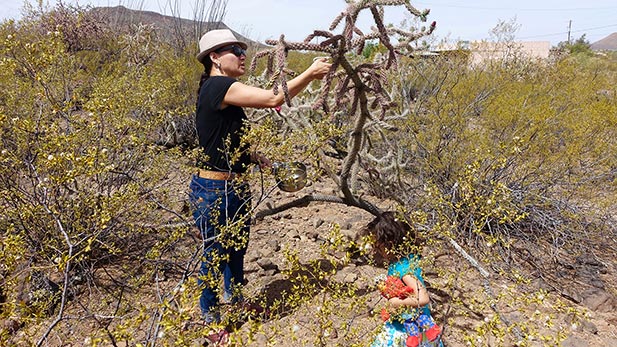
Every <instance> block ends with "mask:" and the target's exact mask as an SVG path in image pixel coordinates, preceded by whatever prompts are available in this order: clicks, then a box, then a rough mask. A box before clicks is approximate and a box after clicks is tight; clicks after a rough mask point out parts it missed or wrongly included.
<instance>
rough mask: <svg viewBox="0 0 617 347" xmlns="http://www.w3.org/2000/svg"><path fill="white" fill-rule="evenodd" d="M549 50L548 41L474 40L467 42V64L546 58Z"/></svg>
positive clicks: (475, 64)
mask: <svg viewBox="0 0 617 347" xmlns="http://www.w3.org/2000/svg"><path fill="white" fill-rule="evenodd" d="M550 50H551V43H550V42H549V41H511V42H488V41H474V42H470V43H469V51H470V55H469V64H470V65H471V66H478V65H482V64H484V63H485V62H486V61H487V60H511V59H527V60H546V59H548V58H549V53H550Z"/></svg>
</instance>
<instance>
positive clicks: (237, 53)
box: [233, 46, 246, 57]
mask: <svg viewBox="0 0 617 347" xmlns="http://www.w3.org/2000/svg"><path fill="white" fill-rule="evenodd" d="M233 53H234V55H235V56H236V57H239V56H241V55H244V56H246V51H245V50H244V49H242V48H240V47H238V46H233Z"/></svg>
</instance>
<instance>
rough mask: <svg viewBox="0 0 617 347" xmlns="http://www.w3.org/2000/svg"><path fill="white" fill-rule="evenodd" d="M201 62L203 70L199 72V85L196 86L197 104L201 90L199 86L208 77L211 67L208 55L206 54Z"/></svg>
mask: <svg viewBox="0 0 617 347" xmlns="http://www.w3.org/2000/svg"><path fill="white" fill-rule="evenodd" d="M201 63H202V64H203V66H204V72H203V73H202V74H201V78H200V79H199V87H198V88H197V104H199V93H200V92H201V86H202V85H203V84H204V82H205V81H206V80H207V79H208V78H209V77H210V70H211V69H212V60H211V59H210V56H209V55H207V56H206V57H205V58H204V59H203V60H202V61H201Z"/></svg>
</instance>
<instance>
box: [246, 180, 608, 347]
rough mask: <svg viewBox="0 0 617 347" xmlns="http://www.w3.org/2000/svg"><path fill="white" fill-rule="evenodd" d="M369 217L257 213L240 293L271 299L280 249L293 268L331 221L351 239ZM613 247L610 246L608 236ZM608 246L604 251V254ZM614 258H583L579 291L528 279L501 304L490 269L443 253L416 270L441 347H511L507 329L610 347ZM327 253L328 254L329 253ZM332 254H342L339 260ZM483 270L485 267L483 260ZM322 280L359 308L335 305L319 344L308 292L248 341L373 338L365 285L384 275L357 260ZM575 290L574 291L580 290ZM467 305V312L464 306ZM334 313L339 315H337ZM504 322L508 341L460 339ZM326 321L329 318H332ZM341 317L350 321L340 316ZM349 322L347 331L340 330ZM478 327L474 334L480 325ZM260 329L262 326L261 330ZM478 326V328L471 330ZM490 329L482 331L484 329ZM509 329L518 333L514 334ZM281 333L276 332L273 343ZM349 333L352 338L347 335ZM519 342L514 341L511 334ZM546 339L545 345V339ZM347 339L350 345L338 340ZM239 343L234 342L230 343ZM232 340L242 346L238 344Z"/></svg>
mask: <svg viewBox="0 0 617 347" xmlns="http://www.w3.org/2000/svg"><path fill="white" fill-rule="evenodd" d="M312 192H318V193H322V194H327V193H333V191H332V189H331V187H328V186H327V185H326V184H323V183H315V184H312V185H310V186H308V187H306V188H304V190H302V191H300V192H298V193H293V194H291V193H284V192H275V193H274V195H273V196H272V198H271V199H269V201H267V202H268V203H269V204H271V205H274V206H277V205H280V204H281V203H283V202H285V201H288V200H289V199H292V198H297V197H299V196H302V195H303V194H308V193H312ZM376 203H378V206H379V207H380V208H382V209H384V210H385V209H388V208H389V207H392V206H390V205H388V204H389V203H388V202H384V201H379V202H376ZM371 219H372V216H371V215H370V214H369V213H367V212H365V211H362V210H360V209H356V208H351V207H347V206H344V205H340V204H334V203H312V204H311V205H309V206H308V207H303V208H294V209H290V210H288V211H286V212H283V213H281V214H279V215H275V216H270V217H266V218H264V219H263V220H258V221H256V223H255V225H254V226H253V229H252V235H251V241H250V244H249V250H248V254H247V258H246V271H247V279H248V280H249V284H248V285H247V288H246V290H247V292H253V293H262V294H263V293H266V295H267V296H269V297H271V298H273V297H274V298H276V297H277V296H278V295H280V293H281V292H283V291H285V290H287V289H289V288H288V287H289V285H290V283H289V281H287V280H286V276H285V275H284V274H283V273H282V271H281V269H283V268H285V266H286V262H285V259H284V255H283V254H284V250H286V249H289V250H295V251H297V252H298V255H299V258H300V261H301V263H306V264H308V263H310V262H311V260H315V259H318V258H320V257H322V256H321V255H320V245H322V244H323V243H324V242H327V237H328V235H329V232H330V230H331V229H332V227H333V225H335V224H337V225H338V226H340V230H341V233H342V234H343V235H347V236H348V237H350V238H352V237H353V235H354V234H355V233H357V232H358V231H359V230H360V229H361V228H362V227H363V226H364V225H365V224H366V223H367V222H368V221H370V220H371ZM608 242H611V243H612V244H613V248H612V249H615V248H614V245H615V240H614V239H613V240H608ZM609 249H611V248H609ZM614 255H615V254H612V255H611V254H605V255H602V256H599V257H598V258H597V259H599V261H600V263H598V261H587V262H585V261H583V262H582V263H581V266H580V267H577V268H576V271H579V272H580V271H587V272H588V273H593V274H594V275H593V276H592V277H593V278H594V279H595V280H597V283H596V286H586V287H585V289H584V290H581V292H576V291H573V292H569V291H568V290H567V289H563V288H562V289H559V288H557V290H556V289H555V288H554V287H551V286H549V285H547V284H546V283H542V281H541V280H535V281H532V282H531V283H528V284H517V285H515V286H517V288H516V289H515V293H520V297H513V298H510V299H508V298H507V296H508V294H507V293H511V292H512V291H511V290H510V291H509V290H506V289H507V288H510V289H511V287H512V285H513V284H512V283H511V282H508V281H506V280H504V279H501V278H502V277H500V276H499V275H498V274H497V273H496V272H492V273H491V278H490V280H489V281H488V282H486V280H485V279H484V278H483V277H482V276H480V275H479V273H478V271H477V270H476V269H475V268H474V267H472V266H470V265H469V264H468V263H467V262H466V261H465V260H463V258H462V257H460V255H459V254H458V253H456V252H455V251H454V250H453V249H450V251H447V252H445V253H441V254H440V255H439V256H438V257H436V259H435V262H434V263H433V264H432V266H433V268H425V269H424V271H425V279H426V281H427V283H428V286H429V291H431V295H432V300H433V303H432V308H433V313H434V316H435V318H436V319H437V321H438V323H439V324H440V325H441V326H443V327H444V334H443V341H444V343H445V345H446V346H470V345H474V346H513V345H517V343H516V341H515V340H516V339H515V338H513V336H516V334H517V332H516V330H517V328H515V326H518V325H519V324H520V326H530V327H531V328H529V330H527V331H525V334H524V335H525V336H526V337H524V338H523V339H524V342H523V343H520V344H519V345H528V346H546V345H549V346H550V345H557V342H556V341H557V340H558V341H560V342H559V343H560V344H561V345H562V346H576V347H585V346H617V329H616V325H617V300H616V299H615V294H616V293H617V287H616V284H617V283H616V276H615V274H616V273H617V259H616V258H615V256H614ZM334 256H335V257H336V254H334ZM341 256H342V255H341ZM484 267H486V268H487V269H491V264H484ZM336 270H337V272H336V274H334V275H333V276H332V278H331V279H332V280H334V281H339V282H341V283H354V284H355V285H356V287H357V288H358V293H359V296H360V297H361V299H360V300H359V301H362V305H359V306H358V307H354V310H355V311H356V312H355V313H354V314H351V315H350V314H348V312H347V311H348V310H349V309H350V305H349V303H347V302H341V307H340V308H339V309H340V310H341V312H340V315H339V318H340V319H339V321H335V322H334V324H333V326H331V327H329V328H328V329H325V330H326V332H325V334H324V336H323V337H322V339H321V340H319V339H317V338H316V335H317V334H318V333H316V330H315V329H316V326H315V325H316V324H315V320H316V318H315V317H317V316H318V313H319V312H318V311H319V310H320V309H321V306H320V304H321V302H320V297H319V296H316V297H315V298H314V299H313V300H312V303H311V304H307V305H305V306H303V307H300V308H297V309H295V310H294V311H293V312H290V313H288V314H285V315H281V316H279V317H278V319H277V320H276V321H266V324H265V325H264V328H263V331H284V330H285V329H289V327H292V328H291V330H292V332H290V333H289V334H285V333H279V334H277V336H278V337H277V338H274V339H273V338H272V336H273V335H272V334H269V333H264V334H263V335H261V337H260V335H259V334H257V335H256V337H255V340H254V341H253V342H251V343H250V344H248V345H255V346H265V345H267V344H270V345H273V346H316V345H327V346H335V345H338V346H349V345H353V344H354V343H359V344H360V345H362V344H363V345H368V344H369V342H370V341H371V339H372V336H373V335H374V333H376V332H377V331H378V329H379V326H380V324H381V321H380V319H379V315H378V310H379V307H381V305H383V301H382V299H381V298H380V296H379V294H377V293H376V291H375V289H374V286H372V285H371V283H373V279H374V277H375V276H376V275H378V274H380V273H384V272H385V270H384V269H381V268H377V267H374V266H372V265H370V264H368V263H366V262H363V261H361V260H355V261H351V262H350V263H349V264H348V265H347V266H345V267H343V268H340V269H336ZM452 280H453V281H456V283H457V285H456V286H455V287H456V288H458V289H457V290H456V291H455V292H448V291H447V290H448V289H445V288H448V286H447V282H448V281H452ZM486 283H488V284H489V286H490V289H491V290H492V291H493V293H494V295H496V296H500V298H501V299H503V300H500V301H499V302H498V303H497V304H496V305H494V306H493V308H491V302H489V301H490V300H489V299H480V298H481V297H484V298H486V295H484V293H486V286H485V284H486ZM581 288H582V287H581ZM538 289H544V290H545V291H544V293H545V294H542V295H543V296H542V297H541V298H539V300H538V298H537V297H536V295H537V294H536V293H537V290H538ZM461 302H462V306H463V307H466V308H467V310H461V309H457V305H456V304H455V303H461ZM472 305H476V306H477V308H472V307H471V306H472ZM343 311H344V313H343ZM498 314H499V315H500V317H501V318H502V319H503V320H507V321H508V323H509V324H510V325H511V327H512V331H511V332H510V334H509V336H505V337H504V338H503V340H500V339H499V338H497V337H495V336H493V337H491V336H490V334H489V335H485V336H484V337H481V338H477V339H476V340H471V341H470V340H469V339H467V338H466V337H465V336H466V334H467V333H468V332H470V331H483V330H482V329H484V330H486V329H487V328H486V327H487V326H488V327H490V326H491V324H490V322H492V320H493V319H494V318H495V316H496V315H498ZM334 316H335V317H336V315H334ZM350 317H351V318H350ZM350 325H351V326H350ZM482 327H484V328H482ZM269 329H270V330H269ZM477 329H479V330H477ZM246 330H247V328H246V327H241V328H240V329H239V331H238V332H237V335H242V334H243V332H244V333H246ZM489 330H490V329H489ZM519 333H522V331H521V330H520V329H519ZM283 336H286V338H285V337H283ZM352 336H353V338H351V337H352ZM520 336H523V335H520ZM548 336H552V337H553V339H552V340H551V339H549V338H547V337H548ZM346 338H349V339H350V341H346V340H345V339H346ZM240 340H242V338H240ZM243 341H244V342H241V343H239V345H245V343H246V340H243Z"/></svg>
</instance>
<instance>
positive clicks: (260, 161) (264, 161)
mask: <svg viewBox="0 0 617 347" xmlns="http://www.w3.org/2000/svg"><path fill="white" fill-rule="evenodd" d="M251 161H252V162H253V163H255V164H257V165H259V168H260V169H264V168H270V167H272V161H271V160H270V159H268V157H266V156H265V155H264V154H263V153H261V152H253V153H251Z"/></svg>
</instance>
